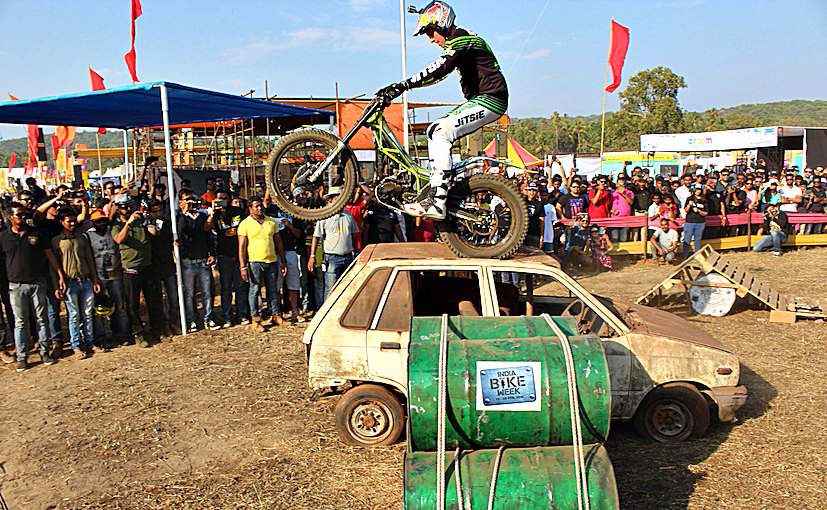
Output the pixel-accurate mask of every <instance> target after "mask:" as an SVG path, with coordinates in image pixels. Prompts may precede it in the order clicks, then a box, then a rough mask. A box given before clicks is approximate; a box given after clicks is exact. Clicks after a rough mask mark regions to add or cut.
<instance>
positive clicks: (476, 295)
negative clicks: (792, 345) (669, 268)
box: [303, 243, 747, 445]
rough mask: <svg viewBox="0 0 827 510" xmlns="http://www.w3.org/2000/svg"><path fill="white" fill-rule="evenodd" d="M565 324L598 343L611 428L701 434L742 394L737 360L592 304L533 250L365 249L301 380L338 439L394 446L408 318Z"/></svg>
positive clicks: (686, 327) (683, 329)
mask: <svg viewBox="0 0 827 510" xmlns="http://www.w3.org/2000/svg"><path fill="white" fill-rule="evenodd" d="M443 313H447V314H449V315H472V316H483V317H500V316H522V315H539V314H541V313H548V314H550V315H562V316H572V317H575V318H576V321H577V324H578V329H579V330H580V333H581V334H582V333H594V334H596V335H598V336H599V337H600V338H601V340H602V341H603V343H604V347H605V352H606V356H607V360H608V363H609V372H610V379H611V387H612V418H613V419H617V420H633V422H634V426H635V428H636V430H637V431H638V432H639V433H640V434H642V435H644V436H646V437H649V438H651V439H653V440H656V441H660V442H679V441H684V440H686V439H688V438H692V437H699V436H702V435H703V434H704V433H705V432H706V430H707V429H708V427H709V425H710V422H711V421H712V420H716V419H717V420H720V421H722V422H729V421H733V419H734V417H735V412H736V411H737V410H738V409H739V408H740V407H741V406H742V405H743V404H744V402H745V401H746V398H747V390H746V388H745V387H744V386H739V377H740V365H739V361H738V358H737V357H736V356H735V355H734V354H732V353H731V352H729V351H727V350H726V349H725V348H724V346H723V345H722V344H721V343H720V342H719V341H718V340H717V339H715V338H712V337H711V336H710V335H708V334H707V333H706V332H704V331H702V330H700V329H699V328H698V327H696V326H695V325H693V324H691V323H690V322H688V321H686V320H684V319H682V318H680V317H677V316H675V315H673V314H670V313H668V312H664V311H660V310H657V309H654V308H649V307H646V306H642V305H631V306H627V307H624V306H620V304H618V303H614V302H613V301H612V300H610V299H607V298H603V297H599V296H595V295H593V294H592V293H590V292H589V291H588V290H586V289H585V288H583V287H582V286H581V285H580V284H579V283H578V282H577V281H576V280H574V279H573V278H572V277H570V276H569V275H567V274H566V273H565V272H563V271H562V270H561V269H560V266H559V264H558V263H557V261H556V260H554V259H553V258H551V257H549V256H547V255H544V254H542V253H541V252H536V253H535V254H530V255H526V254H518V256H516V257H515V258H513V259H510V260H492V259H470V258H458V257H456V256H454V255H453V254H452V253H451V252H450V250H448V248H447V247H445V246H443V245H441V244H438V243H399V244H379V245H370V246H368V247H366V248H365V249H364V250H363V251H362V253H361V254H360V255H359V257H358V258H357V259H356V260H355V261H354V262H353V263H352V264H351V266H350V267H349V268H348V269H347V271H346V272H345V273H344V274H343V275H342V277H341V278H340V279H339V281H338V282H337V284H336V286H335V287H334V288H333V289H332V291H331V293H330V296H329V298H328V299H327V300H326V301H325V303H324V305H323V306H322V307H321V309H320V310H319V312H318V313H317V314H316V316H315V317H314V318H313V320H312V321H311V323H310V324H309V326H308V328H307V330H306V331H305V334H304V338H303V341H304V343H305V344H306V349H307V357H308V381H309V384H310V387H311V388H312V389H313V390H316V391H318V392H319V393H321V394H325V395H336V394H341V398H340V399H339V401H338V402H337V405H336V408H335V413H334V414H335V419H336V425H337V429H338V430H339V434H340V437H341V438H342V440H343V441H345V442H346V443H349V444H357V445H385V444H392V443H394V442H396V441H397V440H398V439H399V438H400V436H401V435H402V433H403V431H404V429H405V398H406V387H407V346H408V340H409V336H408V335H409V327H410V320H411V317H412V316H438V315H441V314H443Z"/></svg>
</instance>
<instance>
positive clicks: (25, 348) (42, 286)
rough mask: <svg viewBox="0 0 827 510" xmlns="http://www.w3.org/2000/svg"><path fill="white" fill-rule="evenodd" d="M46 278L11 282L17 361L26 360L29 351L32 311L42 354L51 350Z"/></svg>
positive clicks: (10, 290)
mask: <svg viewBox="0 0 827 510" xmlns="http://www.w3.org/2000/svg"><path fill="white" fill-rule="evenodd" d="M46 288H47V284H46V281H45V280H42V281H40V282H38V283H9V292H10V293H11V307H12V311H13V312H14V345H15V347H16V348H17V361H24V360H25V359H26V358H27V357H28V353H29V319H30V317H31V313H32V311H34V318H35V321H36V323H37V337H38V344H39V348H40V354H45V353H47V352H49V349H50V348H51V346H52V340H51V336H50V335H49V314H48V312H47V310H46V308H47V305H46V302H47V301H48V299H47V298H46Z"/></svg>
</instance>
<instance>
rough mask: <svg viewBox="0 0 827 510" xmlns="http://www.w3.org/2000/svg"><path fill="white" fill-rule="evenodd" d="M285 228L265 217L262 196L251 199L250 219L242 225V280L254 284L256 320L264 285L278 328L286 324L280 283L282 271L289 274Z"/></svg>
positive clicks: (251, 295)
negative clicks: (281, 313)
mask: <svg viewBox="0 0 827 510" xmlns="http://www.w3.org/2000/svg"><path fill="white" fill-rule="evenodd" d="M282 228H283V225H282V224H281V223H280V222H277V221H276V220H274V219H273V218H270V217H268V216H265V214H264V203H263V202H262V200H261V198H259V197H255V198H252V199H250V216H248V217H246V218H244V221H242V222H241V223H240V224H239V225H238V262H239V266H240V269H241V279H242V280H244V281H245V282H250V293H249V302H250V312H251V313H252V314H253V316H254V317H255V316H257V315H259V314H258V296H259V292H260V289H261V285H262V283H263V284H264V287H265V289H266V290H267V303H268V306H269V311H270V318H271V320H272V321H273V322H274V323H275V324H278V325H281V324H282V323H283V322H284V321H282V319H281V317H280V316H279V295H278V290H277V286H276V283H277V281H278V276H279V271H281V273H282V274H284V273H286V272H287V262H286V261H285V259H284V246H283V245H282V244H281V237H280V236H279V230H281V229H282Z"/></svg>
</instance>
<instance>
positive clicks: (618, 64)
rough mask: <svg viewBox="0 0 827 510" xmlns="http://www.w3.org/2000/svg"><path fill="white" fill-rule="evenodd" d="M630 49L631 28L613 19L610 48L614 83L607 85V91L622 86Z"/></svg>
mask: <svg viewBox="0 0 827 510" xmlns="http://www.w3.org/2000/svg"><path fill="white" fill-rule="evenodd" d="M628 49H629V29H628V28H627V27H624V26H623V25H621V24H620V23H618V22H617V21H615V20H612V46H611V48H610V49H609V66H611V68H612V83H610V84H608V85H606V92H614V91H615V90H617V88H618V87H619V86H620V80H621V79H622V76H621V74H622V73H623V62H624V61H625V60H626V51H627V50H628Z"/></svg>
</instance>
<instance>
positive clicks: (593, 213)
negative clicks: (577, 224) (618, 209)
mask: <svg viewBox="0 0 827 510" xmlns="http://www.w3.org/2000/svg"><path fill="white" fill-rule="evenodd" d="M596 194H597V188H593V189H590V190H589V218H591V219H599V218H608V217H609V208H610V207H611V205H612V194H611V192H609V190H606V189H604V190H603V193H601V194H600V199H598V200H597V203H595V202H593V200H594V196H595V195H596Z"/></svg>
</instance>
